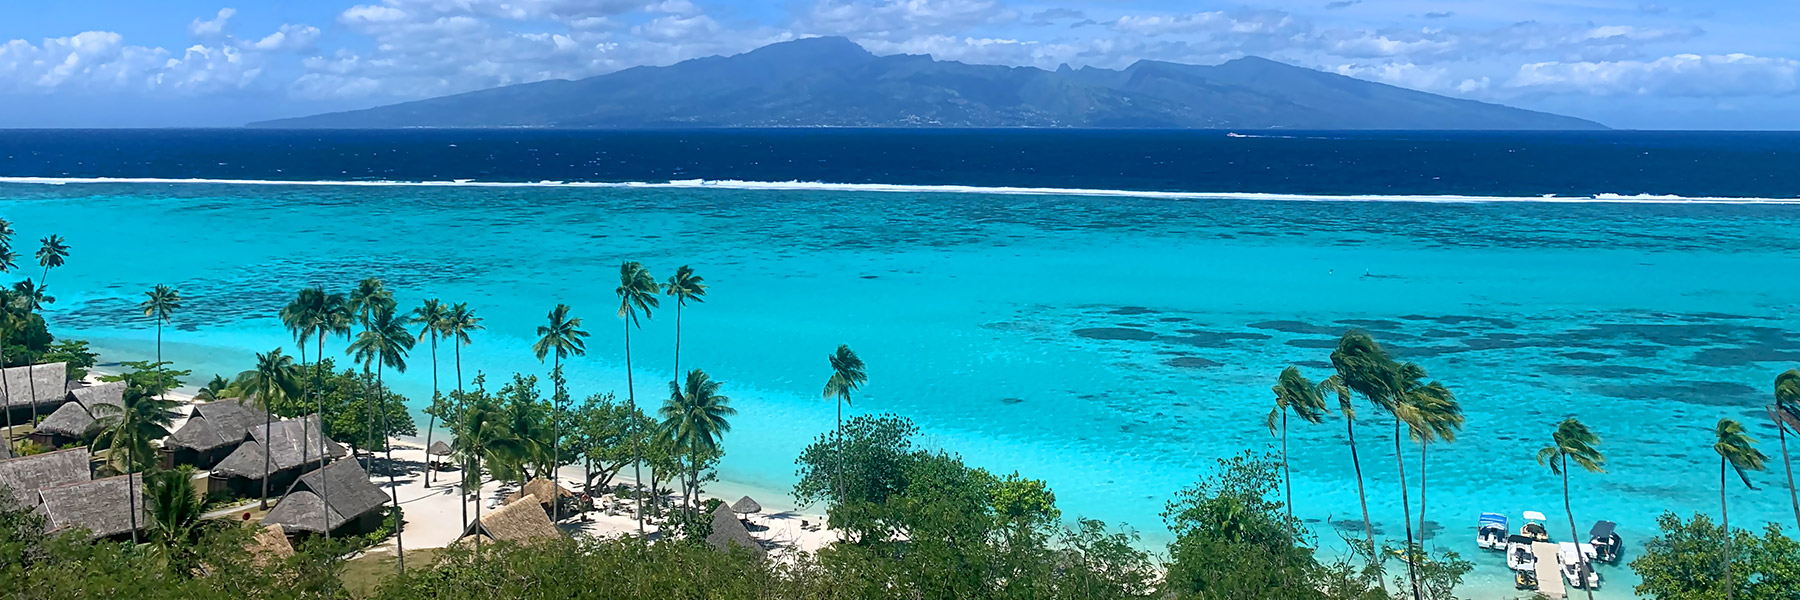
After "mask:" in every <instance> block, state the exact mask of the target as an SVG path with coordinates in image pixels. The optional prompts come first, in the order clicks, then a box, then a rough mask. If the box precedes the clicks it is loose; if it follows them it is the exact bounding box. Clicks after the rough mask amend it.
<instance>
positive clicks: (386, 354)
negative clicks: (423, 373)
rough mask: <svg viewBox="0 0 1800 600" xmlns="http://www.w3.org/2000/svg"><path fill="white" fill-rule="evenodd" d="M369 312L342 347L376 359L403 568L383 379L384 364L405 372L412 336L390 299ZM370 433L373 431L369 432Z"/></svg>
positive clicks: (379, 409) (365, 358)
mask: <svg viewBox="0 0 1800 600" xmlns="http://www.w3.org/2000/svg"><path fill="white" fill-rule="evenodd" d="M371 311H372V312H371V313H370V314H369V316H368V318H367V319H366V320H365V321H364V322H363V331H362V334H361V335H358V336H357V337H356V341H353V342H350V347H349V348H346V349H345V351H346V352H348V353H353V354H355V356H356V358H357V360H359V361H361V362H362V363H363V364H364V365H365V367H364V368H365V370H366V369H367V366H366V365H368V364H369V363H371V362H373V363H375V398H376V406H375V411H376V412H379V413H381V436H382V439H381V444H382V446H383V447H385V448H386V449H387V472H388V492H389V493H390V495H391V497H392V500H393V501H394V511H395V514H396V517H395V519H394V550H395V552H394V554H395V556H396V557H397V558H398V562H399V569H400V571H401V572H405V571H406V540H405V537H404V532H405V530H406V522H405V521H406V520H405V519H404V518H400V517H398V516H397V515H398V514H399V511H400V486H399V485H398V484H396V483H395V482H394V445H393V444H390V443H387V439H386V438H387V432H388V423H387V414H388V411H387V388H386V387H385V386H384V385H383V382H382V371H383V368H384V367H385V368H392V369H393V370H394V372H396V373H405V372H406V353H407V351H409V350H412V347H413V343H414V341H415V339H414V338H413V335H412V333H410V332H408V331H407V330H406V319H405V318H403V317H400V316H397V315H395V314H394V305H393V302H392V300H389V301H388V302H387V303H386V304H375V305H373V306H372V308H371ZM371 433H373V432H371ZM374 450H375V440H374V437H373V436H372V435H371V436H370V441H369V452H370V454H374Z"/></svg>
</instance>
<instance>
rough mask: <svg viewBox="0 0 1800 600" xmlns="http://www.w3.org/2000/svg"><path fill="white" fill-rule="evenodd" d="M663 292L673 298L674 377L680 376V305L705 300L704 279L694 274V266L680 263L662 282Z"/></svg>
mask: <svg viewBox="0 0 1800 600" xmlns="http://www.w3.org/2000/svg"><path fill="white" fill-rule="evenodd" d="M663 293H664V294H668V295H669V296H670V297H673V298H675V377H676V378H680V377H681V307H683V306H687V303H688V302H689V301H692V302H695V303H700V302H705V301H706V279H705V278H702V277H700V276H699V275H695V274H694V268H693V267H689V266H687V265H681V268H679V269H675V274H674V275H670V276H669V282H668V283H665V284H663Z"/></svg>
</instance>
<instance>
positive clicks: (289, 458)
mask: <svg viewBox="0 0 1800 600" xmlns="http://www.w3.org/2000/svg"><path fill="white" fill-rule="evenodd" d="M244 437H245V439H244V441H243V442H242V443H240V444H238V447H237V449H235V450H233V451H232V452H231V454H230V455H228V456H226V457H225V459H224V460H221V461H219V464H217V465H214V466H213V468H212V482H211V484H210V485H209V486H208V487H209V488H210V489H209V490H208V491H209V492H212V491H218V490H221V489H229V490H231V491H233V492H236V493H237V494H239V495H242V496H246V497H252V496H256V497H260V496H261V495H262V489H263V477H264V476H265V474H266V476H267V477H268V478H269V489H270V490H272V491H274V490H285V489H287V488H288V486H290V485H292V484H293V483H294V480H295V479H298V478H299V477H300V475H301V474H303V473H306V472H308V471H312V470H316V469H317V468H318V466H319V442H320V433H319V416H318V415H306V416H304V417H301V418H299V419H293V420H283V421H276V422H275V423H274V424H272V425H269V426H268V431H267V432H265V431H264V424H262V423H258V424H255V425H252V426H251V427H250V428H249V429H248V430H246V432H245V436H244ZM324 442H325V449H326V450H325V451H326V453H327V458H326V462H330V461H333V460H336V459H339V458H343V457H344V456H346V455H348V454H349V452H348V451H347V450H345V449H344V447H343V446H341V445H339V444H338V443H337V442H335V441H332V440H330V439H326V440H324ZM265 453H266V456H267V460H266V462H265V458H264V457H265ZM264 469H267V471H266V472H265V471H264ZM358 471H359V472H360V471H361V469H358ZM365 479H366V478H365ZM333 493H334V494H335V493H336V490H333Z"/></svg>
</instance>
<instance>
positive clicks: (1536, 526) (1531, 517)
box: [1519, 510, 1550, 542]
mask: <svg viewBox="0 0 1800 600" xmlns="http://www.w3.org/2000/svg"><path fill="white" fill-rule="evenodd" d="M1549 520H1550V519H1547V518H1545V517H1544V513H1541V512H1538V511H1535V510H1528V511H1525V524H1524V525H1520V526H1519V533H1520V534H1523V535H1524V536H1525V537H1529V538H1531V540H1532V541H1535V542H1548V541H1550V530H1549V529H1548V528H1546V527H1544V523H1545V522H1547V521H1549Z"/></svg>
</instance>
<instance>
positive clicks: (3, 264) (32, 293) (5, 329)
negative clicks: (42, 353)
mask: <svg viewBox="0 0 1800 600" xmlns="http://www.w3.org/2000/svg"><path fill="white" fill-rule="evenodd" d="M14 235H15V233H14V231H13V228H12V223H10V222H8V221H7V220H5V219H0V273H11V272H12V271H13V270H14V269H17V268H19V266H18V264H17V261H18V254H16V253H14V252H13V250H12V247H13V246H12V242H13V236H14ZM68 257H69V245H68V244H67V243H66V242H65V241H64V240H63V238H62V236H58V235H54V234H53V235H48V236H45V237H44V238H43V239H42V240H39V241H38V249H37V253H36V258H37V263H38V266H39V267H42V268H43V274H41V275H39V276H38V280H37V282H36V283H33V282H32V281H31V277H30V276H29V275H27V276H26V277H25V279H22V280H20V281H19V282H18V283H15V284H13V287H12V289H10V290H6V289H0V367H3V366H5V365H6V347H5V346H6V344H5V340H6V339H7V338H8V337H10V336H11V334H13V333H16V332H26V333H29V332H30V331H31V330H32V327H31V325H32V319H33V318H40V319H41V317H37V313H38V312H39V311H41V310H43V308H44V306H46V305H49V304H51V303H54V302H56V298H52V297H51V296H50V295H49V294H48V293H46V292H45V287H44V285H45V282H47V281H48V280H49V279H50V270H51V269H54V268H57V267H61V266H63V264H64V262H66V260H67V259H68ZM31 342H32V341H31V340H29V339H23V340H21V341H20V346H22V347H23V349H24V351H25V353H26V356H24V357H22V358H23V359H24V360H25V370H26V373H27V377H26V381H27V382H28V385H30V386H31V389H30V392H31V398H32V401H31V402H30V405H31V422H32V423H36V422H37V421H38V417H39V415H38V405H37V402H36V398H37V378H36V377H32V376H30V375H31V374H33V373H34V372H35V368H36V363H37V357H36V356H33V353H32V350H31V345H32V344H31ZM5 380H6V378H4V377H0V386H5V387H4V393H5V394H6V397H7V398H8V399H9V400H10V399H12V398H13V395H12V388H11V386H10V385H9V384H8V383H7V382H6V381H5ZM11 408H12V407H11V405H10V403H9V404H8V405H7V406H6V410H5V411H0V412H5V413H6V417H5V418H6V427H7V430H8V431H11V430H12V426H13V422H12V410H11ZM6 443H8V444H11V443H12V440H10V439H8V440H6Z"/></svg>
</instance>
